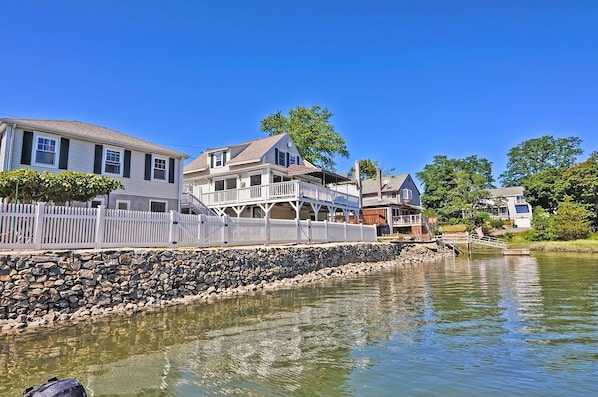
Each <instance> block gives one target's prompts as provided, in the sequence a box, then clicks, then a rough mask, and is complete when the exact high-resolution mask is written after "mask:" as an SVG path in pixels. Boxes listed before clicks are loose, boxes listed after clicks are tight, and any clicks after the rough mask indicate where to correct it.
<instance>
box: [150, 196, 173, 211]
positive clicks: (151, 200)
mask: <svg viewBox="0 0 598 397" xmlns="http://www.w3.org/2000/svg"><path fill="white" fill-rule="evenodd" d="M152 203H162V204H164V212H168V201H166V200H154V199H150V201H149V211H151V210H152ZM153 212H160V211H153Z"/></svg>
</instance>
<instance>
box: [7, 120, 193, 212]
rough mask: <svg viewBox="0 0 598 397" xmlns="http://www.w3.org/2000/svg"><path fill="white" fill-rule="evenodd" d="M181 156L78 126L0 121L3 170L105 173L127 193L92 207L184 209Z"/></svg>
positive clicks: (107, 131) (126, 137)
mask: <svg viewBox="0 0 598 397" xmlns="http://www.w3.org/2000/svg"><path fill="white" fill-rule="evenodd" d="M187 157H188V156H187V155H185V154H183V153H179V152H177V151H174V150H171V149H168V148H165V147H162V146H159V145H155V144H153V143H150V142H146V141H144V140H141V139H138V138H135V137H133V136H130V135H126V134H123V133H121V132H117V131H114V130H111V129H108V128H105V127H100V126H97V125H92V124H87V123H82V122H80V121H65V120H38V119H21V118H18V119H15V118H4V119H0V171H9V170H14V169H18V168H22V167H26V168H31V169H34V170H36V171H39V172H43V171H49V172H52V173H58V172H60V171H63V170H69V171H77V172H86V173H95V174H101V175H105V176H109V177H113V178H115V179H118V180H120V181H121V182H122V184H123V186H124V190H121V189H119V190H115V191H113V192H112V193H110V194H109V195H108V196H107V197H97V198H96V199H95V200H94V201H93V203H89V205H98V204H103V205H106V207H107V208H118V209H129V210H143V211H148V210H151V211H156V212H163V211H168V210H180V197H181V195H182V190H183V178H182V174H183V161H184V160H185V159H186V158H187Z"/></svg>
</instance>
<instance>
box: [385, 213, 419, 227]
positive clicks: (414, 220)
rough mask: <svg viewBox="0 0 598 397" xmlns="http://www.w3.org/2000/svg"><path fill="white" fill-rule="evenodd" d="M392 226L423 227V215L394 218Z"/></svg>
mask: <svg viewBox="0 0 598 397" xmlns="http://www.w3.org/2000/svg"><path fill="white" fill-rule="evenodd" d="M392 224H393V226H412V225H422V224H423V220H422V215H421V214H417V215H399V216H393V217H392Z"/></svg>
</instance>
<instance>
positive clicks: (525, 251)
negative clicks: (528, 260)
mask: <svg viewBox="0 0 598 397" xmlns="http://www.w3.org/2000/svg"><path fill="white" fill-rule="evenodd" d="M502 254H503V255H505V256H507V255H509V256H510V255H530V252H529V248H505V249H504V250H502Z"/></svg>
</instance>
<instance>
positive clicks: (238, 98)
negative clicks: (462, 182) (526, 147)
mask: <svg viewBox="0 0 598 397" xmlns="http://www.w3.org/2000/svg"><path fill="white" fill-rule="evenodd" d="M1 10H2V15H3V18H2V35H1V36H0V48H1V49H2V55H3V56H2V60H1V61H0V81H1V82H2V94H1V95H0V117H25V118H48V119H66V120H79V121H84V122H88V123H92V124H98V125H102V126H105V127H108V128H112V129H115V130H118V131H121V132H124V133H127V134H131V135H135V136H137V137H140V138H142V139H146V140H148V141H152V142H155V143H158V144H162V145H164V146H167V147H170V148H172V149H176V150H179V151H181V152H184V153H187V154H188V155H189V156H191V158H193V157H196V156H198V155H199V153H201V151H203V150H204V149H206V148H210V147H216V146H224V145H227V144H231V143H235V142H242V141H247V140H251V139H256V138H261V137H264V136H266V135H265V134H264V133H263V132H261V131H260V130H259V126H260V120H261V119H262V118H264V117H266V116H267V115H269V114H271V113H274V112H276V111H277V110H281V111H282V112H283V113H286V112H287V111H288V110H289V109H291V108H294V107H296V106H312V105H319V106H322V107H324V106H325V107H327V108H328V109H329V110H330V111H331V112H332V113H333V115H334V116H333V118H332V123H333V124H334V125H335V127H336V129H337V131H338V132H339V133H340V134H341V135H342V136H343V138H344V139H345V140H346V142H347V148H348V150H349V152H350V153H351V158H350V159H342V158H338V159H336V160H337V171H346V170H348V169H349V168H350V167H351V166H352V164H353V162H354V161H355V160H357V159H360V158H371V159H372V160H378V161H379V162H380V163H381V164H382V165H383V166H384V167H385V168H391V167H392V168H394V169H395V173H404V172H408V173H411V174H415V173H417V172H419V171H421V170H422V169H423V167H424V165H425V164H427V163H431V162H432V160H433V157H434V156H435V155H447V156H449V157H450V158H464V157H467V156H470V155H478V156H480V157H484V158H487V159H488V160H490V161H491V162H492V163H493V172H494V175H495V176H498V175H499V174H500V173H502V172H503V171H504V168H505V165H506V162H507V152H508V151H509V149H510V148H512V147H514V146H516V145H518V144H519V143H521V142H523V141H524V140H527V139H530V138H536V137H540V136H542V135H553V136H554V137H568V136H576V137H579V138H580V139H581V140H582V141H583V145H582V148H583V149H584V154H583V156H582V157H581V158H580V159H579V160H585V158H587V156H588V155H589V154H590V153H591V152H592V151H595V150H598V133H597V131H598V97H597V95H598V1H576V0H564V1H561V0H554V1H553V0H542V1H535V0H529V1H525V0H503V1H498V0H497V1H485V0H471V1H469V0H405V1H403V0H386V1H382V0H368V1H366V0H363V1H352V0H295V1H292V0H285V1H282V0H276V1H274V0H273V1H265V0H252V1H248V0H235V1H231V0H220V1H200V0H198V1H181V0H171V1H168V2H165V1H158V0H144V1H141V0H140V1H132V0H131V1H127V0H102V1H75V0H72V1H63V0H53V1H47V0H36V1H33V0H32V1H30V0H20V1H5V2H3V4H2V6H1Z"/></svg>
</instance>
